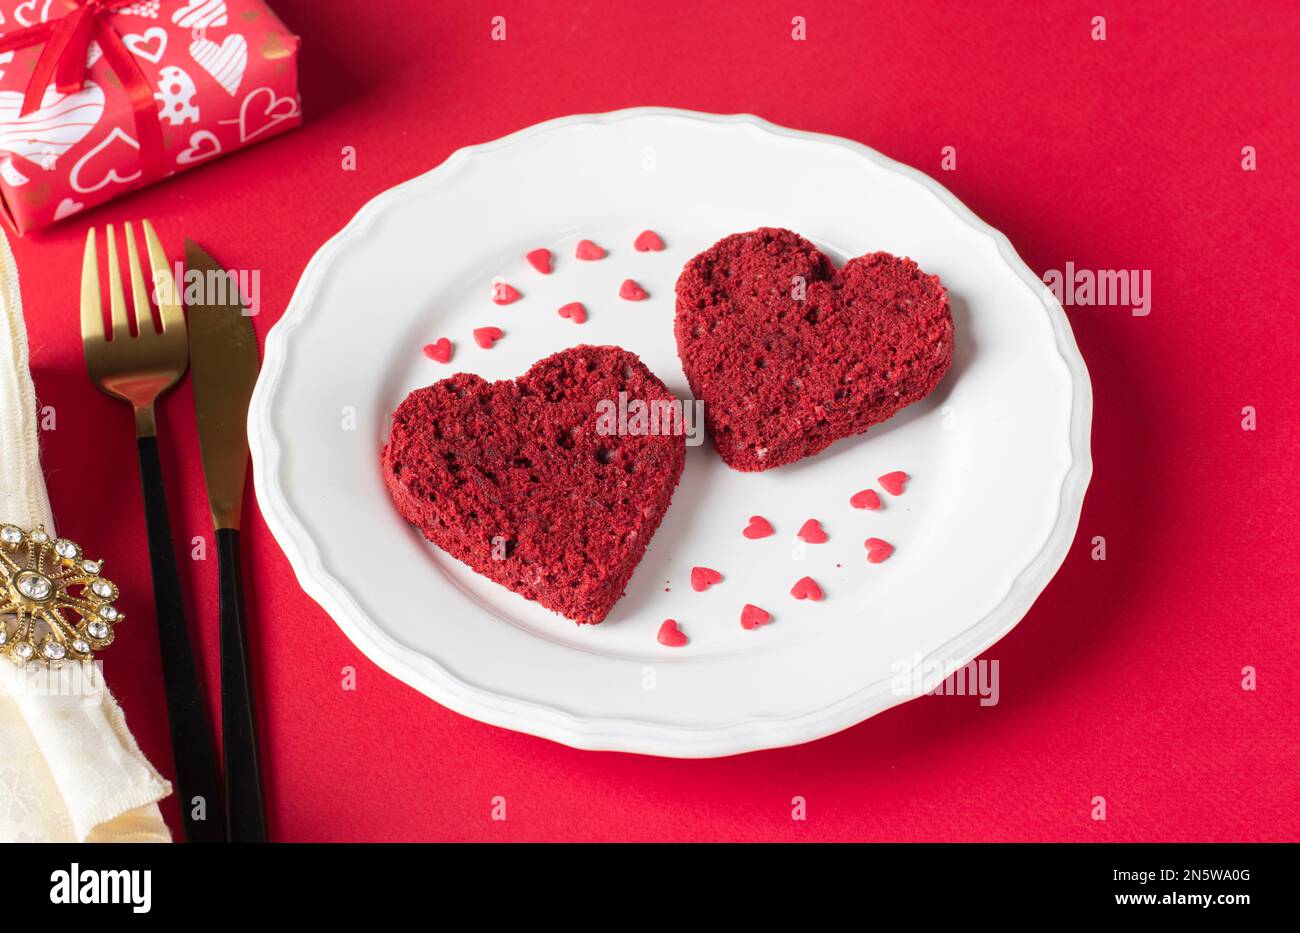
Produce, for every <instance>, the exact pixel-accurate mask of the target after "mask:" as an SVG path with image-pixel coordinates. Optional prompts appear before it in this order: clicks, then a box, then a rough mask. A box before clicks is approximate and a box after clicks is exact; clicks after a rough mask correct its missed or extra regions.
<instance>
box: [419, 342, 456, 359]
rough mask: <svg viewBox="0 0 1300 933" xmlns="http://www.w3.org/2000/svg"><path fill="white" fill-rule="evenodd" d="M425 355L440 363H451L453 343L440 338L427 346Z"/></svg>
mask: <svg viewBox="0 0 1300 933" xmlns="http://www.w3.org/2000/svg"><path fill="white" fill-rule="evenodd" d="M424 355H425V356H427V357H428V358H429V359H431V360H433V361H435V362H438V363H450V362H451V341H450V340H448V339H447V338H446V337H440V338H438V340H437V341H436V342H434V343H430V344H427V345H425V348H424Z"/></svg>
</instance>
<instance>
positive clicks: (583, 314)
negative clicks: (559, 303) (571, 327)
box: [560, 301, 587, 324]
mask: <svg viewBox="0 0 1300 933" xmlns="http://www.w3.org/2000/svg"><path fill="white" fill-rule="evenodd" d="M560 317H567V318H568V319H569V320H571V321H573V323H575V324H581V323H582V322H583V321H585V320H586V319H587V309H586V308H584V307H583V306H582V302H581V301H570V302H569V303H568V304H567V305H565V306H564V307H563V308H561V309H560Z"/></svg>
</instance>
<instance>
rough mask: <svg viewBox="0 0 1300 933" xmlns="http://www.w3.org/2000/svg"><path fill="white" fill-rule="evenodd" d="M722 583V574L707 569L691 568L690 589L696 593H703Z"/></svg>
mask: <svg viewBox="0 0 1300 933" xmlns="http://www.w3.org/2000/svg"><path fill="white" fill-rule="evenodd" d="M721 582H722V574H720V573H718V572H717V571H716V570H712V569H710V568H708V567H692V568H691V589H693V590H694V591H695V592H697V593H703V592H704V591H705V590H707V589H708V588H709V587H711V586H713V584H715V583H721Z"/></svg>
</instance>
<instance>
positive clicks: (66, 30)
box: [0, 0, 162, 180]
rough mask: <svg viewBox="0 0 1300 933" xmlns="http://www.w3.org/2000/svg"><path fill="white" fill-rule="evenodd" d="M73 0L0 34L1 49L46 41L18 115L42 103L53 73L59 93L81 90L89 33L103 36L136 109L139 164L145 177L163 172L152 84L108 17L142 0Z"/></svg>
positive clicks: (107, 55) (109, 57)
mask: <svg viewBox="0 0 1300 933" xmlns="http://www.w3.org/2000/svg"><path fill="white" fill-rule="evenodd" d="M65 2H68V3H71V4H73V6H72V9H70V10H69V11H68V13H67V15H66V16H63V17H62V18H60V19H57V20H53V21H51V22H46V23H37V24H36V25H34V26H28V27H26V28H24V29H19V30H18V31H16V32H11V33H9V34H8V35H7V36H4V37H0V52H9V51H15V50H17V49H25V48H30V47H31V46H35V45H41V44H44V46H45V47H44V48H43V49H42V50H41V56H40V58H39V59H37V61H36V68H35V69H34V70H33V71H32V76H31V80H29V81H28V82H27V92H26V94H24V96H23V106H22V110H20V111H19V116H20V117H25V116H27V115H28V114H30V113H34V112H35V111H37V110H39V109H40V108H41V101H42V99H43V98H44V96H45V89H46V88H47V87H48V86H49V84H50V80H51V78H52V79H53V80H54V86H55V87H56V88H58V90H59V93H60V94H71V93H73V92H75V91H80V90H81V89H82V87H83V86H84V85H85V83H86V53H87V47H88V46H89V45H90V40H91V37H92V36H93V37H94V38H95V39H97V40H98V41H99V46H100V48H101V49H103V51H104V60H105V61H107V62H108V65H109V67H110V68H112V69H113V73H114V74H115V75H117V77H118V80H119V81H121V82H122V87H123V88H124V89H125V90H126V92H127V95H128V97H129V98H130V101H131V111H132V113H133V114H134V115H135V128H136V133H137V135H138V136H139V140H138V142H139V144H140V167H141V170H142V172H143V173H144V176H145V178H146V180H154V179H156V178H159V177H160V176H161V175H162V125H161V124H160V123H159V122H158V104H157V102H156V101H155V100H154V91H153V85H152V84H150V83H149V79H148V78H146V77H145V74H144V72H143V71H141V70H140V66H139V65H138V64H137V63H136V60H135V56H133V55H132V54H131V50H130V49H128V48H127V47H126V43H124V42H123V41H122V37H121V36H120V35H118V33H117V30H116V29H114V28H113V27H112V26H111V25H110V24H109V22H108V20H107V18H106V14H111V13H113V12H115V11H116V10H119V9H121V8H122V7H125V6H130V5H132V4H133V3H136V2H138V0H65Z"/></svg>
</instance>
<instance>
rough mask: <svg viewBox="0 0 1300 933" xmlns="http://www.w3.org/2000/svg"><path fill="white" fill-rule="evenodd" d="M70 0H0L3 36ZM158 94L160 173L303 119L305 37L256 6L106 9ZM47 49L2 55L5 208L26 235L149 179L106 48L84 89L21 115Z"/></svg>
mask: <svg viewBox="0 0 1300 933" xmlns="http://www.w3.org/2000/svg"><path fill="white" fill-rule="evenodd" d="M75 6H76V4H75V3H74V0H0V35H3V36H9V35H11V34H13V33H14V32H16V31H18V30H22V29H24V28H28V27H31V26H34V25H37V24H40V23H46V22H55V21H57V20H59V19H60V18H62V17H63V16H66V15H67V14H68V13H69V12H70V11H71V10H73V9H75ZM102 16H103V20H104V21H105V22H107V23H108V24H109V25H110V26H111V27H112V28H113V29H114V30H115V31H116V32H117V34H118V35H119V36H120V37H121V39H122V43H123V45H124V46H125V47H126V49H127V50H128V51H129V53H130V54H131V56H132V57H133V58H134V59H135V62H136V64H137V65H139V67H140V69H141V70H142V71H143V73H144V75H145V77H146V78H147V79H148V81H149V82H150V84H151V85H152V87H153V89H154V98H155V101H156V102H157V106H158V120H159V123H160V125H161V129H162V150H163V151H162V171H163V177H164V178H166V177H169V176H171V175H174V174H175V173H177V172H180V171H184V170H186V169H189V168H193V167H195V166H197V165H201V164H203V163H204V162H208V161H210V160H211V159H214V158H216V157H218V156H221V155H223V154H224V153H227V152H233V151H235V150H237V149H241V148H243V147H244V146H247V145H250V144H252V143H255V142H260V141H261V140H263V139H268V138H270V137H271V136H273V135H275V134H277V133H281V132H284V131H285V130H288V129H292V128H293V127H296V126H298V125H300V124H301V123H302V101H301V98H300V97H299V94H298V47H299V39H298V37H297V36H296V35H294V34H293V33H292V32H290V31H289V29H288V28H287V27H286V26H285V25H284V23H282V22H281V21H280V20H279V18H278V17H277V16H276V15H275V14H274V13H273V12H272V11H271V9H270V8H269V7H268V6H267V5H266V4H265V3H263V2H261V0H140V2H138V3H134V4H131V5H129V6H124V7H122V8H121V9H118V10H115V11H113V12H111V13H105V14H102ZM40 53H41V46H40V45H35V46H32V47H30V48H23V49H18V50H15V51H9V52H3V53H0V208H2V209H3V210H2V212H3V214H4V216H5V218H6V219H7V220H8V222H9V223H10V225H11V226H12V227H13V229H14V230H15V231H17V232H18V233H19V234H23V233H27V232H30V231H32V230H37V229H39V228H41V227H45V226H48V225H49V224H51V223H54V222H56V221H59V220H63V219H65V218H67V217H71V216H72V215H74V214H77V213H79V212H81V211H83V210H85V209H86V208H89V207H93V206H95V205H97V204H101V203H103V202H105V201H109V200H111V199H113V198H116V197H119V196H121V195H123V194H125V193H127V192H129V191H132V190H134V189H136V188H139V187H141V186H142V185H144V184H147V183H149V181H150V179H148V178H146V177H145V175H144V172H143V170H142V162H141V152H140V145H141V143H140V140H139V139H138V135H139V134H138V131H137V129H136V123H135V116H134V113H133V111H132V108H131V103H130V100H129V97H128V95H127V92H126V90H125V89H124V88H123V86H122V82H121V81H120V79H119V78H118V76H117V75H116V74H115V73H114V72H113V69H112V68H111V66H110V64H109V61H108V58H107V57H106V56H105V55H104V51H103V49H102V48H101V47H100V45H99V43H98V42H96V41H94V40H92V41H91V42H90V45H89V47H88V49H87V54H86V62H87V69H86V82H85V84H84V86H83V87H82V89H81V90H79V91H74V92H72V93H70V94H61V93H60V92H59V91H58V89H57V88H56V87H54V85H53V84H51V85H50V86H49V87H48V88H46V90H45V92H44V95H43V97H42V98H41V106H40V109H39V110H37V111H35V112H34V113H30V114H28V115H27V116H25V117H24V116H20V112H21V110H22V105H23V97H24V94H25V93H26V91H27V85H28V82H29V79H30V78H31V75H32V73H33V70H34V69H35V67H36V62H37V60H38V58H39V57H40Z"/></svg>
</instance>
